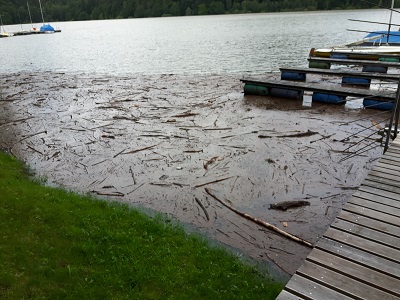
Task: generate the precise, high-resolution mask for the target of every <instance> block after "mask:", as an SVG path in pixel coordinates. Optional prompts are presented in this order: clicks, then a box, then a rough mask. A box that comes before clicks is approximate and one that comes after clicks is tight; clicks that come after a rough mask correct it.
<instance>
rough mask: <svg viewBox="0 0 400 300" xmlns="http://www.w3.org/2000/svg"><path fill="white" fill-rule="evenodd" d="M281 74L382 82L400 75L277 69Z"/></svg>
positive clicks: (394, 79)
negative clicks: (314, 75) (316, 75)
mask: <svg viewBox="0 0 400 300" xmlns="http://www.w3.org/2000/svg"><path fill="white" fill-rule="evenodd" d="M279 70H280V71H281V73H284V72H293V73H303V74H319V75H329V76H338V77H351V78H365V79H375V80H382V81H399V79H400V74H387V73H374V72H358V71H350V70H342V69H318V68H279Z"/></svg>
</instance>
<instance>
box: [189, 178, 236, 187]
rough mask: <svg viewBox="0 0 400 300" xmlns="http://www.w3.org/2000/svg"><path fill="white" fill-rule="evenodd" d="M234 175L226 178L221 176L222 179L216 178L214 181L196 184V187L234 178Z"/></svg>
mask: <svg viewBox="0 0 400 300" xmlns="http://www.w3.org/2000/svg"><path fill="white" fill-rule="evenodd" d="M232 177H233V176H230V177H226V178H221V179H216V180H213V181H209V182H206V183H202V184H198V185H195V186H194V187H195V188H198V187H202V186H205V185H207V184H211V183H217V182H220V181H224V180H227V179H230V178H232Z"/></svg>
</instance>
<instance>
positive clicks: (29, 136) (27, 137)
mask: <svg viewBox="0 0 400 300" xmlns="http://www.w3.org/2000/svg"><path fill="white" fill-rule="evenodd" d="M42 133H45V134H47V130H43V131H40V132H37V133H34V134H31V135H27V136H26V137H24V138H23V139H20V140H19V141H18V142H17V143H20V142H22V141H24V140H26V139H29V138H31V137H34V136H35V135H39V134H42Z"/></svg>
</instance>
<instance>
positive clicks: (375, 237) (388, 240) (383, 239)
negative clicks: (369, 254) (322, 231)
mask: <svg viewBox="0 0 400 300" xmlns="http://www.w3.org/2000/svg"><path fill="white" fill-rule="evenodd" d="M331 227H332V228H335V229H338V230H342V231H344V232H348V233H351V234H354V235H357V236H359V237H362V238H365V239H368V240H370V241H374V242H377V243H380V244H382V245H386V246H389V247H393V248H396V249H398V250H400V237H395V236H393V235H389V234H383V233H382V232H379V231H376V230H374V229H371V228H367V227H364V226H361V225H359V224H355V223H350V222H347V221H344V220H341V219H336V220H335V221H334V222H333V223H332V224H331Z"/></svg>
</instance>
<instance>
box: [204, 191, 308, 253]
mask: <svg viewBox="0 0 400 300" xmlns="http://www.w3.org/2000/svg"><path fill="white" fill-rule="evenodd" d="M205 191H206V193H207V194H209V195H210V196H211V197H212V198H214V199H215V200H217V201H218V202H220V203H221V204H222V205H224V206H225V207H227V208H229V209H230V210H231V211H233V212H235V213H236V214H238V215H240V216H242V217H244V218H246V219H248V220H250V221H253V222H254V223H256V224H258V225H260V226H262V227H265V228H268V229H271V230H273V231H275V232H277V233H279V234H281V235H283V236H285V237H287V238H289V239H292V240H294V241H296V242H298V243H301V244H303V245H306V246H308V247H311V248H312V247H313V244H312V243H310V242H308V241H306V240H303V239H302V238H299V237H297V236H295V235H293V234H291V233H288V232H286V231H284V230H282V229H280V228H278V227H276V226H274V225H272V224H269V223H267V222H265V221H262V220H259V219H257V218H254V217H252V216H250V215H248V214H246V213H244V212H241V211H239V210H237V209H236V208H234V207H232V206H231V205H229V204H227V203H226V202H225V201H223V200H221V199H219V198H218V197H217V196H215V195H214V194H213V193H212V192H211V190H210V189H208V188H205Z"/></svg>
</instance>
